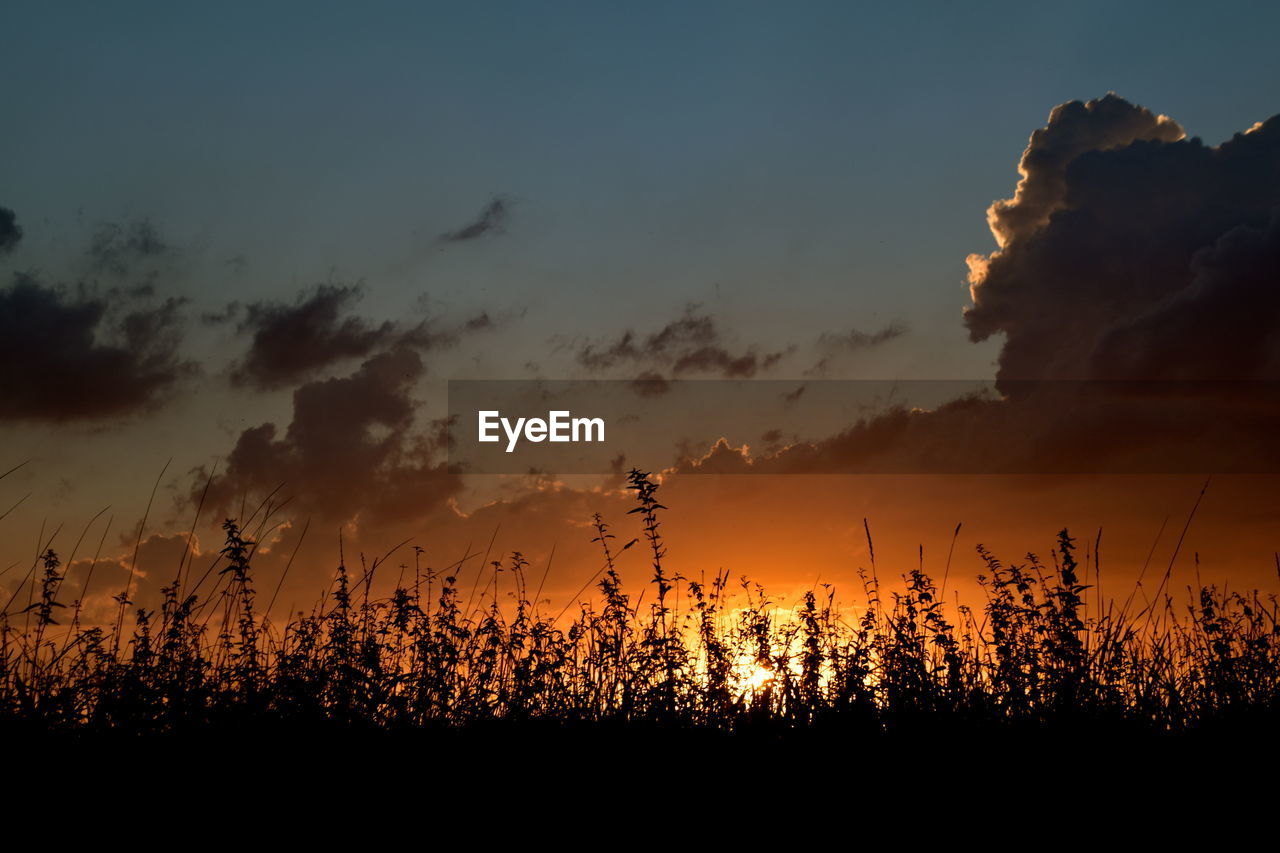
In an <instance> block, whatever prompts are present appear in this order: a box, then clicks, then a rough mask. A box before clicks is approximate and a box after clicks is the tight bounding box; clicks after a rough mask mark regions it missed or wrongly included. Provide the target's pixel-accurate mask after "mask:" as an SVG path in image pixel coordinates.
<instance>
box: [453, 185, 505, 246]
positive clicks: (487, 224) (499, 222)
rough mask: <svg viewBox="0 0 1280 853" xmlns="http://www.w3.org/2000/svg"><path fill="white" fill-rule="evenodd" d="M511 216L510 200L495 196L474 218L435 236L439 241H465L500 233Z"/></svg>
mask: <svg viewBox="0 0 1280 853" xmlns="http://www.w3.org/2000/svg"><path fill="white" fill-rule="evenodd" d="M510 216H511V201H510V200H509V199H507V198H506V197H505V196H495V197H494V198H493V199H492V200H490V202H489V203H488V204H486V205H485V206H484V209H483V210H481V211H480V213H479V215H478V216H476V218H475V219H474V220H472V221H471V222H469V223H467V224H466V225H464V226H462V227H461V228H458V229H457V230H455V231H446V232H444V233H443V234H441V235H440V236H439V237H438V238H437V242H439V243H465V242H467V241H468V240H475V239H477V238H479V237H483V236H485V235H486V234H501V233H502V232H503V231H504V230H505V229H506V224H507V220H508V219H509V218H510Z"/></svg>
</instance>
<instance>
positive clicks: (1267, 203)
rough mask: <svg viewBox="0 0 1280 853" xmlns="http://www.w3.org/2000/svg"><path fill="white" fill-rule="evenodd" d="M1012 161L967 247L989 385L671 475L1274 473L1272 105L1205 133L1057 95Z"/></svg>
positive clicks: (1278, 374) (1279, 338)
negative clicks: (982, 249)
mask: <svg viewBox="0 0 1280 853" xmlns="http://www.w3.org/2000/svg"><path fill="white" fill-rule="evenodd" d="M1020 171H1021V173H1022V176H1023V177H1022V180H1021V181H1020V182H1019V184H1018V187H1017V190H1016V192H1015V195H1014V197H1013V198H1012V199H1010V200H1007V201H999V202H996V203H995V204H993V205H992V206H991V209H990V211H989V213H988V222H989V224H990V226H991V231H992V234H993V235H994V236H995V239H996V243H997V245H998V248H997V250H996V251H994V252H992V253H990V254H989V255H974V256H971V257H970V258H969V265H970V269H971V274H970V285H971V293H972V297H973V305H972V307H970V308H969V309H968V310H967V311H966V312H965V315H964V322H965V324H966V325H967V327H968V329H969V333H970V337H971V338H972V339H973V340H975V341H981V340H984V339H986V338H988V337H991V336H993V335H998V334H1002V335H1003V336H1004V346H1003V348H1002V350H1001V352H1000V356H999V368H998V372H997V382H996V389H997V390H998V392H999V393H998V394H991V395H981V394H978V395H968V396H964V397H961V398H960V399H956V400H953V401H952V402H949V403H946V404H944V405H940V406H934V407H932V408H930V409H911V408H908V407H906V406H901V405H899V406H894V407H892V408H891V409H890V410H888V411H883V412H880V413H878V414H874V415H868V416H867V417H864V418H862V419H860V420H859V421H858V422H857V423H855V424H852V425H851V426H849V427H848V428H846V429H844V430H842V431H840V432H839V433H838V434H836V435H833V436H829V437H827V438H824V439H820V440H816V441H809V442H797V443H795V444H793V445H791V446H788V447H783V448H779V449H777V450H774V451H773V452H769V453H765V454H763V455H760V454H752V453H750V452H749V451H747V450H744V449H743V448H734V447H732V446H730V445H729V444H728V443H725V442H722V443H721V444H720V445H717V446H716V447H714V448H713V449H712V451H711V452H710V453H708V454H707V455H706V456H705V457H702V458H692V459H687V460H685V461H684V463H682V466H683V469H684V470H700V471H747V470H750V471H761V472H778V473H782V472H813V473H818V472H883V473H1080V472H1089V471H1092V472H1130V473H1144V472H1145V473H1182V472H1191V471H1199V472H1213V471H1241V472H1257V473H1272V472H1280V446H1277V445H1276V442H1275V440H1274V433H1275V429H1274V424H1275V423H1277V422H1280V382H1277V381H1276V380H1280V117H1276V118H1272V119H1269V120H1267V121H1265V122H1260V123H1259V124H1257V125H1255V126H1254V127H1252V128H1251V129H1250V130H1249V131H1247V132H1245V133H1241V134H1236V135H1235V136H1234V137H1232V138H1231V139H1230V140H1228V141H1226V142H1224V143H1222V144H1221V145H1218V146H1208V145H1205V144H1204V143H1203V142H1201V141H1200V140H1199V139H1193V138H1187V137H1186V136H1185V134H1184V133H1183V131H1182V128H1181V127H1180V126H1179V125H1178V124H1177V123H1176V122H1174V121H1172V120H1171V119H1169V118H1167V117H1164V116H1159V115H1156V114H1154V113H1152V112H1151V111H1149V110H1147V109H1144V108H1142V107H1139V106H1136V105H1133V104H1130V103H1128V102H1127V101H1125V100H1123V99H1121V98H1119V97H1117V96H1115V95H1108V96H1106V97H1104V98H1102V99H1099V100H1096V101H1090V102H1089V103H1080V102H1072V103H1069V104H1064V105H1062V106H1060V107H1058V108H1056V109H1054V110H1053V112H1052V113H1051V114H1050V117H1049V122H1048V125H1047V126H1046V127H1044V128H1042V129H1040V130H1038V131H1036V132H1035V133H1034V134H1033V135H1032V137H1031V141H1030V143H1029V145H1028V147H1027V149H1026V152H1025V153H1024V154H1023V157H1022V163H1021V166H1020ZM863 340H864V339H863V338H860V337H856V336H855V337H852V338H850V339H849V341H850V342H851V343H862V342H863ZM829 342H833V339H831V340H830V341H829ZM1046 380H1049V381H1046ZM1152 380H1160V381H1152ZM1257 380H1261V381H1257Z"/></svg>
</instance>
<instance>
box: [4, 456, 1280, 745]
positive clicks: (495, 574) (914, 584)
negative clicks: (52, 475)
mask: <svg viewBox="0 0 1280 853" xmlns="http://www.w3.org/2000/svg"><path fill="white" fill-rule="evenodd" d="M630 488H631V489H632V490H633V491H634V492H635V495H636V508H635V509H634V510H633V513H635V514H636V515H637V517H638V520H639V522H640V523H639V530H638V531H637V533H638V535H637V536H636V537H635V538H632V539H630V540H629V541H628V542H627V543H626V544H625V545H623V546H622V547H618V542H617V540H616V539H615V538H614V534H613V532H612V531H611V528H610V527H609V525H608V524H607V523H606V521H605V520H604V519H602V518H600V517H599V516H597V517H596V518H595V532H596V536H595V540H594V541H595V542H597V543H598V544H599V546H600V548H601V553H602V566H601V569H600V572H599V573H598V575H597V576H596V577H594V578H592V579H591V580H590V581H589V582H588V584H587V586H586V587H584V588H583V593H586V595H585V596H583V595H580V596H577V597H575V599H574V601H573V603H572V604H571V605H570V606H569V607H566V608H564V609H563V610H561V611H559V612H549V611H545V610H544V609H543V607H542V605H541V604H540V602H539V597H540V589H535V590H534V591H533V592H532V593H530V590H529V585H528V578H527V576H526V572H527V567H528V564H527V562H526V560H525V559H524V557H523V556H522V555H521V554H519V553H513V554H510V555H509V556H508V557H507V558H506V559H504V560H501V561H494V562H492V563H490V564H489V565H488V566H487V568H486V572H487V577H485V578H484V581H483V583H485V586H484V587H483V588H482V589H481V590H480V591H479V595H478V597H477V596H476V595H475V593H474V592H473V593H472V594H471V595H468V596H466V598H467V599H468V601H464V593H463V592H462V591H461V590H460V589H459V582H458V578H457V577H456V575H454V574H451V573H449V572H443V571H436V570H431V569H424V568H422V567H421V564H420V557H421V553H422V552H421V551H420V550H417V551H416V553H415V559H414V565H413V566H405V567H403V568H402V571H401V577H400V579H399V581H398V582H397V583H396V584H395V587H394V590H393V591H392V593H391V594H390V595H389V596H387V597H385V598H374V597H371V592H370V590H371V587H372V585H373V576H374V573H375V572H376V571H377V569H378V568H379V565H378V563H376V562H375V563H374V564H373V565H370V566H367V567H363V566H362V568H361V570H360V571H359V573H356V574H353V573H352V572H351V571H350V570H349V569H348V567H347V566H346V565H345V564H343V563H341V562H340V563H339V565H338V566H337V570H336V573H335V577H334V583H333V586H332V587H331V590H330V592H329V593H328V594H327V595H326V596H325V597H324V598H323V599H322V600H321V601H320V602H317V604H316V605H315V606H314V607H313V609H312V610H311V612H310V614H305V615H304V614H299V615H297V616H296V617H295V618H293V619H292V620H291V621H290V622H289V623H288V624H287V625H284V626H283V627H280V626H277V625H276V624H275V623H273V622H272V621H271V620H269V619H268V618H266V616H265V615H264V611H263V609H262V608H260V607H259V605H258V592H257V590H256V589H255V586H254V572H253V554H254V543H252V542H251V541H249V540H248V539H247V538H246V536H245V534H244V532H243V531H242V530H241V527H240V526H239V525H238V524H237V522H236V521H234V520H228V521H227V522H226V523H225V524H224V525H223V528H224V533H225V545H224V548H223V549H222V552H221V559H220V561H219V563H218V564H217V565H216V566H215V568H216V569H217V575H216V578H217V580H218V581H219V582H220V583H219V585H218V586H217V587H216V588H215V589H216V591H215V594H214V595H213V596H212V597H210V598H206V599H203V600H202V599H200V598H199V597H197V596H196V595H195V594H191V593H188V592H186V591H185V588H186V587H187V586H188V585H190V583H191V582H190V579H187V578H183V577H182V573H181V571H179V573H178V575H179V577H178V579H177V580H175V581H174V583H173V584H172V585H170V586H168V587H166V588H165V589H164V591H163V599H162V601H161V602H160V603H159V606H158V607H157V608H156V609H154V610H147V609H143V608H141V607H134V606H133V604H132V603H131V602H129V601H128V600H127V598H126V597H125V596H124V595H121V596H119V597H118V599H117V600H118V605H119V608H120V614H121V617H122V618H121V619H119V620H118V621H117V624H116V625H115V627H114V628H103V627H98V626H87V625H83V624H81V612H82V611H81V606H80V602H74V603H70V604H69V605H68V606H63V603H62V602H60V601H58V590H59V588H60V586H61V583H62V580H63V574H62V565H61V563H60V560H59V557H58V555H57V554H55V553H54V552H53V551H52V550H49V551H48V552H47V553H45V554H44V556H43V559H42V561H41V563H40V566H39V569H40V571H39V572H38V573H35V574H33V576H32V578H31V580H30V581H29V585H28V588H27V592H28V593H29V595H30V599H29V600H30V604H29V606H26V607H24V608H22V609H16V608H14V609H13V610H12V612H9V611H6V612H5V613H4V614H3V616H0V721H3V723H5V724H6V725H7V726H8V727H9V728H26V729H31V730H38V731H43V732H49V731H84V732H121V733H129V734H136V733H167V732H193V731H198V732H218V731H220V730H227V729H233V728H234V729H244V728H245V727H253V728H254V729H255V730H258V731H280V732H293V733H297V732H307V731H312V730H317V729H320V730H331V729H333V728H335V727H341V728H343V729H350V730H366V731H373V732H382V731H385V732H400V733H409V732H415V731H422V730H439V729H449V730H454V729H470V730H482V731H488V732H492V731H502V730H505V731H511V732H525V731H544V732H545V731H546V730H547V729H548V728H558V729H561V730H563V729H565V728H566V727H568V728H574V727H576V728H577V729H579V730H582V731H592V732H597V733H605V734H608V733H616V732H620V731H625V732H628V733H630V734H631V735H635V734H637V733H644V732H651V731H665V732H670V731H676V730H679V731H704V732H740V731H752V732H756V733H765V734H768V733H798V734H799V735H803V734H804V733H814V732H818V733H821V732H840V733H843V734H847V735H862V734H866V735H873V734H881V733H894V732H912V731H919V730H927V731H931V732H937V731H943V732H945V731H948V730H955V731H961V730H964V731H1004V732H1009V731H1037V730H1044V729H1046V728H1052V729H1054V730H1059V731H1081V732H1088V731H1094V730H1098V731H1101V730H1106V731H1110V732H1129V731H1132V732H1145V733H1177V732H1188V731H1193V730H1207V729H1211V728H1213V727H1222V726H1237V725H1242V724H1243V723H1246V722H1257V723H1260V724H1266V723H1269V722H1270V721H1271V720H1272V719H1274V717H1275V712H1276V709H1277V700H1278V699H1280V667H1278V666H1277V664H1278V663H1280V627H1278V626H1277V612H1276V600H1275V598H1274V597H1273V596H1266V597H1264V596H1262V595H1260V594H1258V593H1252V594H1248V595H1246V594H1242V593H1237V592H1230V593H1228V592H1224V591H1220V590H1218V589H1216V588H1214V587H1212V586H1208V587H1203V588H1201V589H1199V590H1196V591H1194V593H1193V595H1192V596H1191V597H1190V600H1188V601H1187V602H1186V603H1185V604H1176V603H1175V602H1174V601H1173V599H1172V598H1171V597H1170V596H1169V595H1168V594H1166V593H1165V592H1164V584H1162V585H1161V587H1160V589H1159V590H1158V591H1157V594H1156V596H1155V598H1156V599H1157V600H1156V601H1154V602H1153V603H1151V604H1150V605H1148V606H1145V607H1138V606H1136V605H1135V604H1134V602H1133V597H1132V596H1131V597H1130V600H1129V601H1128V602H1125V603H1108V604H1106V605H1105V606H1100V605H1099V604H1098V603H1090V602H1089V601H1088V600H1087V595H1088V593H1089V591H1090V590H1089V588H1088V587H1087V586H1086V584H1085V583H1083V582H1082V579H1081V576H1080V575H1081V567H1080V564H1079V561H1078V559H1077V554H1076V548H1077V546H1076V542H1075V540H1074V539H1072V538H1071V537H1070V536H1069V535H1068V533H1067V531H1065V530H1063V531H1062V532H1061V533H1059V534H1058V539H1057V543H1056V547H1055V549H1054V551H1053V552H1052V555H1051V559H1050V560H1049V561H1048V562H1045V561H1043V560H1041V559H1039V558H1037V557H1035V556H1034V555H1027V557H1026V559H1025V560H1023V561H1022V562H1020V563H1005V562H1002V561H1001V560H1000V559H998V558H997V557H996V556H995V555H994V554H992V553H990V552H988V551H987V550H985V549H982V548H979V553H980V555H981V558H982V560H983V561H984V563H985V566H986V570H985V571H984V573H983V574H982V575H981V576H980V577H979V578H978V580H979V582H980V583H981V585H982V588H983V589H984V590H985V592H986V600H985V603H984V604H983V605H982V606H981V607H980V608H969V607H963V606H961V607H955V608H949V607H947V606H945V605H944V603H943V601H942V594H941V592H940V591H939V589H938V588H937V585H936V584H935V582H934V580H933V579H932V578H931V577H930V576H929V575H927V574H926V573H925V572H924V571H923V569H922V568H921V567H919V566H917V567H914V568H911V569H910V570H909V571H907V572H906V573H905V574H903V575H902V581H903V585H902V588H901V591H898V592H893V593H892V594H890V595H888V596H887V597H886V595H885V594H884V593H883V592H882V586H881V581H880V578H879V576H878V574H877V567H876V565H875V558H874V549H872V551H871V553H872V560H871V565H870V568H869V570H867V571H864V572H862V579H863V595H862V596H861V599H860V600H859V601H857V602H856V603H848V602H845V603H841V602H839V601H837V600H836V597H835V594H834V592H833V591H832V590H831V589H830V588H828V587H820V588H815V589H813V590H811V591H809V592H808V593H807V594H805V595H804V596H803V598H802V599H801V601H800V602H799V604H798V606H797V607H795V608H791V609H780V608H779V607H777V606H776V604H775V603H774V602H773V601H771V600H770V598H769V597H768V595H767V594H766V592H765V591H764V590H763V589H761V588H760V587H758V586H755V585H753V584H751V583H749V582H748V581H747V580H746V579H743V580H742V581H741V582H740V583H733V582H731V581H730V579H729V577H728V575H727V573H721V574H718V575H716V576H714V577H712V578H709V579H708V578H700V579H698V580H691V579H687V578H684V577H681V576H680V575H678V574H676V573H674V572H672V571H671V570H670V568H669V567H668V566H667V564H666V559H665V558H666V548H665V544H664V541H663V536H662V523H661V513H662V512H663V511H665V507H663V506H662V505H661V504H660V503H659V502H658V500H657V490H658V486H657V485H656V484H655V483H654V481H653V480H652V479H651V478H650V477H649V476H648V475H647V474H644V473H642V472H639V471H633V472H631V475H630ZM871 544H872V543H871V537H870V532H869V531H868V545H869V546H870V545H871ZM636 546H638V547H641V548H644V549H646V550H647V552H648V559H649V561H650V562H651V564H652V578H651V582H650V583H649V584H647V585H646V587H645V588H644V589H641V590H635V591H634V592H633V591H629V590H627V589H626V588H625V586H624V584H623V581H622V579H621V576H620V574H619V572H618V569H617V558H618V556H619V555H620V554H621V552H622V551H625V550H627V549H630V548H632V547H636ZM197 586H198V584H197ZM944 586H945V581H944ZM731 588H733V589H736V590H737V591H736V592H731ZM579 599H582V600H581V601H580V600H579ZM265 609H266V610H269V609H270V604H268V606H267V607H266V608H265ZM126 611H128V612H131V613H132V616H133V620H132V621H133V626H132V628H130V629H125V628H123V627H122V626H123V623H124V621H125V620H124V619H123V614H124V613H125V612H126ZM63 619H65V620H67V624H65V625H60V624H59V622H60V621H61V620H63Z"/></svg>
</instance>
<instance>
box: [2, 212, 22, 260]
mask: <svg viewBox="0 0 1280 853" xmlns="http://www.w3.org/2000/svg"><path fill="white" fill-rule="evenodd" d="M21 240H22V227H21V226H20V225H18V215H17V214H16V213H14V212H13V211H12V210H10V209H9V208H7V207H0V255H7V254H8V253H10V252H12V251H13V250H14V247H16V246H17V245H18V243H19V241H21Z"/></svg>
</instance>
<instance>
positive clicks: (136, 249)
mask: <svg viewBox="0 0 1280 853" xmlns="http://www.w3.org/2000/svg"><path fill="white" fill-rule="evenodd" d="M172 253H173V248H172V247H171V246H170V245H169V244H168V243H167V242H165V240H164V238H163V237H162V236H161V235H160V232H159V231H158V230H157V229H156V227H155V225H153V224H152V223H151V221H150V220H147V219H138V220H134V221H132V222H126V223H124V224H120V223H114V222H111V223H107V224H105V225H103V226H101V227H100V228H99V229H98V231H97V233H96V234H94V237H93V240H92V242H91V243H90V244H89V250H88V257H89V263H90V268H91V269H92V270H93V271H95V272H104V273H110V274H113V275H118V276H123V275H127V274H128V273H129V272H130V271H131V270H132V269H133V268H134V266H135V265H137V264H138V263H140V262H144V261H153V260H157V259H160V258H164V257H166V256H168V255H171V254H172Z"/></svg>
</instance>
